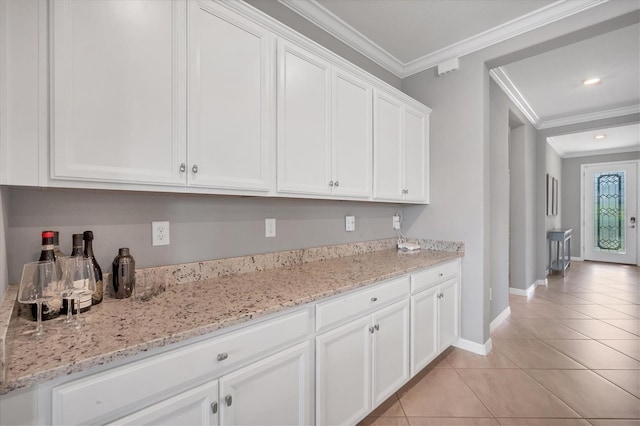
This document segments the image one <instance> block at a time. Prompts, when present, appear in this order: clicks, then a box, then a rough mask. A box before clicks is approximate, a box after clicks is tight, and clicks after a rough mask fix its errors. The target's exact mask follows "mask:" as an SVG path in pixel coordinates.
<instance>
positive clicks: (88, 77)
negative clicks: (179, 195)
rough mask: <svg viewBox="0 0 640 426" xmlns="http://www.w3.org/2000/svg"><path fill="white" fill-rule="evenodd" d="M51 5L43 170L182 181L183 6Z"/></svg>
mask: <svg viewBox="0 0 640 426" xmlns="http://www.w3.org/2000/svg"><path fill="white" fill-rule="evenodd" d="M50 7H51V11H50V13H51V36H52V38H53V40H52V43H51V46H52V52H51V57H52V61H53V62H52V69H51V72H52V93H51V96H52V104H51V105H52V108H53V110H52V111H51V125H52V129H51V156H52V163H51V167H52V168H51V177H52V178H53V179H76V180H96V181H108V182H130V183H155V184H164V185H184V176H183V175H182V174H181V173H180V165H181V164H182V163H184V162H185V137H186V132H185V105H184V104H185V101H186V95H185V67H186V64H185V46H186V42H185V36H186V5H185V3H184V2H182V1H178V0H171V1H153V0H148V1H139V0H131V1H101V2H96V1H72V0H71V1H69V0H58V1H53V2H51V3H50Z"/></svg>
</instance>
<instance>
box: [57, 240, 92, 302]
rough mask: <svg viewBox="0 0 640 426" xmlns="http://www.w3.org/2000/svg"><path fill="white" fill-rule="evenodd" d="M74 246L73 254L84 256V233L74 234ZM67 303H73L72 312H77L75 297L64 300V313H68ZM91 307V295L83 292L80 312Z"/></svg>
mask: <svg viewBox="0 0 640 426" xmlns="http://www.w3.org/2000/svg"><path fill="white" fill-rule="evenodd" d="M72 239H73V246H72V247H73V248H72V249H71V256H79V257H82V256H84V253H83V251H82V234H73V236H72ZM67 303H70V304H71V309H72V313H74V314H76V313H77V308H76V306H75V299H63V300H62V313H63V314H66V313H67V309H68V306H67ZM90 308H91V295H90V294H83V295H81V296H80V313H84V312H87V311H88V310H89V309H90Z"/></svg>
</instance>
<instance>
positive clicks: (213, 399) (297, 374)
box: [111, 342, 313, 426]
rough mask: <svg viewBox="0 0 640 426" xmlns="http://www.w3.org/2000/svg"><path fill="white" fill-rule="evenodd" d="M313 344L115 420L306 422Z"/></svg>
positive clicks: (131, 422)
mask: <svg viewBox="0 0 640 426" xmlns="http://www.w3.org/2000/svg"><path fill="white" fill-rule="evenodd" d="M311 360H312V357H311V345H310V343H309V342H304V343H301V344H299V345H296V346H294V347H292V348H289V349H286V350H284V351H281V352H279V353H277V354H275V355H273V356H271V357H269V358H266V359H264V360H261V361H258V362H255V363H253V364H250V365H248V366H246V367H244V368H241V369H240V370H238V371H235V372H233V373H230V374H228V375H225V376H222V377H220V378H219V379H217V380H212V381H210V382H209V383H207V384H204V385H202V386H198V387H196V388H194V389H190V390H188V391H185V392H182V393H180V394H178V395H176V396H174V397H172V398H169V399H167V400H165V401H161V402H159V403H157V404H154V405H152V406H150V407H147V408H145V409H143V410H140V411H138V412H135V413H133V414H131V415H129V416H127V417H124V418H121V419H119V420H117V421H115V422H113V423H111V424H112V425H147V424H148V425H167V426H171V425H212V426H213V425H218V424H219V425H263V426H268V425H273V426H279V425H308V424H311V421H312V418H313V416H312V407H313V405H312V404H313V402H312V401H313V398H312V390H313V386H312V373H313V370H312V369H311Z"/></svg>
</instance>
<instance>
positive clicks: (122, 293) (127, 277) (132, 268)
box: [111, 247, 136, 299]
mask: <svg viewBox="0 0 640 426" xmlns="http://www.w3.org/2000/svg"><path fill="white" fill-rule="evenodd" d="M111 266H112V267H113V273H112V274H111V277H112V281H113V292H114V294H115V296H116V299H125V298H127V297H130V296H131V294H133V289H134V287H135V285H136V261H135V260H134V259H133V256H131V255H130V254H129V248H128V247H122V248H121V249H119V250H118V255H117V256H116V257H115V258H114V259H113V263H112V264H111Z"/></svg>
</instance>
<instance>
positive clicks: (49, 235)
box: [31, 231, 62, 321]
mask: <svg viewBox="0 0 640 426" xmlns="http://www.w3.org/2000/svg"><path fill="white" fill-rule="evenodd" d="M53 236H54V232H53V231H44V232H43V233H42V251H41V252H40V259H38V260H39V261H46V260H51V261H53V262H55V263H56V269H57V271H56V272H57V273H58V279H60V278H61V277H62V272H61V270H60V266H59V264H58V263H57V262H56V255H55V253H54V251H53ZM61 307H62V298H61V297H53V298H51V299H48V300H47V301H45V302H43V303H42V320H43V321H46V320H50V319H53V318H56V317H57V316H58V315H60V309H61ZM31 317H32V318H33V319H34V320H37V319H38V306H37V305H36V304H35V303H32V304H31Z"/></svg>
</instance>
